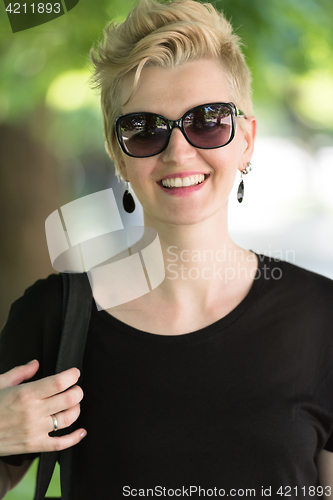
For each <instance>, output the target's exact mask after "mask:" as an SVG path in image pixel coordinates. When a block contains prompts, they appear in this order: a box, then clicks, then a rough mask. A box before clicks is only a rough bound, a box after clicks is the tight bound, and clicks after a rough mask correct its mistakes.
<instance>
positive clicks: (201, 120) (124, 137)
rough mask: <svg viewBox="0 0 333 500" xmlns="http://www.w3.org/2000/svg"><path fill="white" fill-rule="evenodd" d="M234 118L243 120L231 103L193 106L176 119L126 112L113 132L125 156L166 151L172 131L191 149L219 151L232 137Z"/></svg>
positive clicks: (117, 121) (138, 156) (118, 119)
mask: <svg viewBox="0 0 333 500" xmlns="http://www.w3.org/2000/svg"><path fill="white" fill-rule="evenodd" d="M236 117H243V118H246V117H245V115H244V113H243V112H242V111H240V110H239V109H238V108H237V107H236V106H235V105H234V104H233V103H232V102H230V103H225V102H215V103H211V104H202V105H201V106H196V107H195V108H192V109H190V110H189V111H186V113H185V114H184V115H183V116H182V117H181V118H179V119H178V120H168V119H167V118H165V117H164V116H162V115H158V114H156V113H145V112H141V113H128V114H126V115H121V116H118V118H117V119H116V122H115V130H116V135H117V139H118V142H119V145H120V147H121V149H122V150H123V151H124V153H125V154H127V155H128V156H132V157H134V158H147V157H149V156H154V155H158V154H159V153H162V151H164V150H165V149H166V148H167V146H168V144H169V140H170V136H171V133H172V131H173V129H174V128H179V129H180V130H181V131H182V133H183V135H184V137H185V139H186V140H187V141H188V142H189V143H190V144H191V146H194V147H195V148H199V149H216V148H222V147H223V146H226V145H227V144H229V142H231V141H232V139H233V138H234V137H235V132H236V120H235V118H236Z"/></svg>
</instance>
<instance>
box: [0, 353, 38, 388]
mask: <svg viewBox="0 0 333 500" xmlns="http://www.w3.org/2000/svg"><path fill="white" fill-rule="evenodd" d="M38 368H39V363H38V361H37V360H36V359H34V360H33V361H30V362H29V363H27V364H26V365H21V366H16V367H15V368H12V369H11V370H9V371H8V372H6V373H3V374H2V375H0V389H4V388H5V387H13V386H15V385H18V384H20V383H21V382H23V381H24V380H29V378H31V377H33V376H34V375H35V374H36V372H37V370H38Z"/></svg>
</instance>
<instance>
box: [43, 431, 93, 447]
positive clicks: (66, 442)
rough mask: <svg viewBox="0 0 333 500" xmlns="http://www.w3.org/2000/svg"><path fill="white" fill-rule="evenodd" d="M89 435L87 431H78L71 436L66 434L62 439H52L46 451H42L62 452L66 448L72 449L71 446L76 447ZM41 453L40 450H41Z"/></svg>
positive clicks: (49, 439)
mask: <svg viewBox="0 0 333 500" xmlns="http://www.w3.org/2000/svg"><path fill="white" fill-rule="evenodd" d="M86 435H87V431H86V430H85V429H77V430H76V431H74V432H71V434H66V435H65V436H60V437H50V436H49V438H48V440H47V441H46V444H45V449H44V450H42V451H61V450H65V449H66V448H70V447H71V446H75V445H76V444H78V443H79V442H80V441H82V439H84V438H85V437H86ZM39 451H40V450H39Z"/></svg>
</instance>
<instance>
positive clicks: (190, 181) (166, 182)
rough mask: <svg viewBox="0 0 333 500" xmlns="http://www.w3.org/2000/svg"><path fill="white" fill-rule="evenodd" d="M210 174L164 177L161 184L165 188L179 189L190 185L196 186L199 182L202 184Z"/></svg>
mask: <svg viewBox="0 0 333 500" xmlns="http://www.w3.org/2000/svg"><path fill="white" fill-rule="evenodd" d="M208 176H209V174H198V175H190V176H188V177H183V178H180V177H173V178H168V179H163V180H162V181H161V184H162V186H163V187H164V188H167V189H177V188H184V187H190V186H196V185H197V184H201V183H202V182H204V181H205V180H206V179H207V177H208Z"/></svg>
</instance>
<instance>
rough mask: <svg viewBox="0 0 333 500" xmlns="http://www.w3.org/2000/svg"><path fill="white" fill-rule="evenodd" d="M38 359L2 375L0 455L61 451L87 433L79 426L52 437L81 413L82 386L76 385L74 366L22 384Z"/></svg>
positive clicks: (0, 380) (31, 372)
mask: <svg viewBox="0 0 333 500" xmlns="http://www.w3.org/2000/svg"><path fill="white" fill-rule="evenodd" d="M38 367H39V363H38V361H37V360H34V361H31V362H30V363H28V364H27V365H23V366H18V367H16V368H13V369H12V370H10V371H8V372H6V373H4V374H3V375H0V456H6V455H18V454H25V453H39V452H44V451H59V450H64V449H65V448H69V447H70V446H74V445H75V444H77V443H79V442H80V441H81V439H83V438H84V437H85V436H86V434H87V433H86V431H85V430H84V429H77V430H76V431H74V432H72V433H71V434H68V435H65V436H59V437H58V436H56V437H51V436H49V432H51V431H53V430H54V419H53V415H54V416H55V417H56V421H57V424H58V429H64V428H65V427H69V426H70V425H71V424H72V423H73V422H75V421H76V420H77V418H78V416H79V415H80V404H79V403H80V401H81V400H82V398H83V391H82V389H81V388H80V387H79V386H77V385H74V384H76V382H77V381H78V379H79V376H80V372H79V370H78V369H77V368H71V369H69V370H66V371H64V372H62V373H59V374H57V375H53V376H51V377H47V378H44V379H41V380H38V381H36V382H28V383H26V384H22V385H19V384H21V382H23V381H24V380H28V379H30V378H31V377H33V376H34V375H35V373H36V372H37V370H38Z"/></svg>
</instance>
